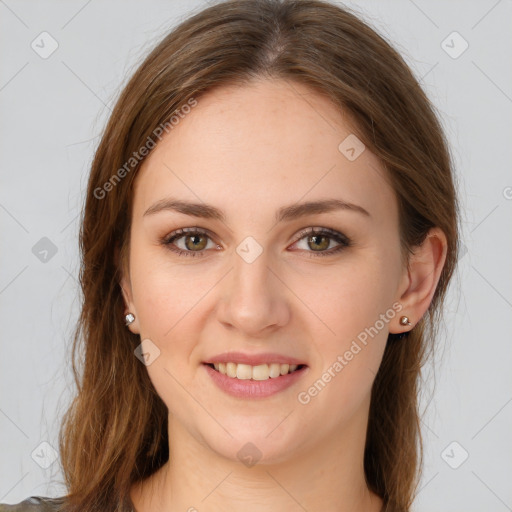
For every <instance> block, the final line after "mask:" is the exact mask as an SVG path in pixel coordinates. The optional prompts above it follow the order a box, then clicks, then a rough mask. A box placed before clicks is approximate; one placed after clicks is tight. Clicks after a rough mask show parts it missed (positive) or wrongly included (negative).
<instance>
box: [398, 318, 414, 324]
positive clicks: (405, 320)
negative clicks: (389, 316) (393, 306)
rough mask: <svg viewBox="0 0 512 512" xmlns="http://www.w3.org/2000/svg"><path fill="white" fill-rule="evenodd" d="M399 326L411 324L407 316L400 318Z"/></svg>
mask: <svg viewBox="0 0 512 512" xmlns="http://www.w3.org/2000/svg"><path fill="white" fill-rule="evenodd" d="M400 325H411V322H409V317H407V316H402V317H400Z"/></svg>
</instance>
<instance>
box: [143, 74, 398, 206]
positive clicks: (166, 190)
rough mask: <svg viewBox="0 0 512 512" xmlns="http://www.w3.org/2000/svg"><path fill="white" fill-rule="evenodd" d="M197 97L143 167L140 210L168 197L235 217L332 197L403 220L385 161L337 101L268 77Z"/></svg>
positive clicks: (300, 85) (294, 84)
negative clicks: (202, 204) (361, 138)
mask: <svg viewBox="0 0 512 512" xmlns="http://www.w3.org/2000/svg"><path fill="white" fill-rule="evenodd" d="M197 101H198V103H197V106H195V107H194V108H193V109H191V111H190V113H188V114H187V115H185V116H184V117H183V118H182V119H181V120H180V122H179V123H178V124H177V125H175V126H174V127H173V129H172V130H171V131H170V132H169V133H168V134H167V135H166V136H165V137H164V138H163V139H162V141H161V142H159V143H158V144H157V146H156V148H155V149H153V150H152V152H151V153H150V154H149V156H148V157H147V158H146V159H145V161H144V162H143V165H142V167H141V169H140V170H139V175H138V176H137V179H136V185H135V201H134V208H135V212H134V213H135V214H139V215H142V213H143V211H145V210H146V209H147V208H148V207H149V206H150V205H151V204H152V203H154V202H155V201H157V200H159V199H162V198H164V197H165V196H166V195H169V196H173V197H180V198H183V199H188V200H194V201H195V202H201V201H203V202H206V203H210V204H215V205H217V206H219V207H221V208H223V209H225V210H226V211H227V212H228V215H229V210H230V207H231V209H232V211H233V212H235V213H236V214H237V215H241V214H243V212H244V211H246V212H247V213H248V214H249V213H251V211H252V213H254V212H255V211H257V210H258V211H259V210H261V209H262V208H263V207H264V206H266V205H268V207H269V208H278V207H280V206H282V205H283V204H289V203H291V202H295V201H299V200H300V199H301V198H304V200H306V199H307V200H315V199H319V198H325V197H337V198H340V199H344V200H346V201H350V202H355V203H358V204H360V205H361V206H362V207H363V208H365V209H367V210H373V212H374V213H375V214H376V215H379V214H383V213H385V212H384V210H383V209H384V208H387V212H386V214H387V215H389V214H393V204H392V203H394V201H395V200H394V194H393V191H392V189H391V187H390V186H389V184H388V179H387V175H386V173H385V171H384V170H383V168H382V166H381V164H380V162H379V161H378V159H377V158H376V156H375V155H374V154H372V153H371V152H370V151H369V150H368V149H367V148H366V149H364V146H361V145H359V144H360V143H359V142H358V139H357V138H355V137H356V136H355V134H354V129H353V123H352V120H351V117H350V116H349V115H348V114H347V113H345V112H343V111H341V112H340V110H339V109H338V108H337V107H336V106H335V105H334V104H333V103H332V102H331V101H330V100H329V99H328V98H327V97H325V96H323V95H320V94H318V93H317V92H316V91H313V90H312V89H310V88H308V87H306V86H304V85H302V84H298V83H295V82H290V81H284V80H276V81H269V80H260V81H255V82H253V83H252V84H250V85H247V86H229V87H222V88H218V89H214V90H213V91H210V92H208V93H206V94H205V95H203V96H201V97H200V98H199V99H198V100H197ZM352 148H354V150H355V156H356V158H355V159H354V158H353V156H354V151H352V152H350V150H351V149H352ZM347 149H349V152H348V153H347V152H346V150H347ZM361 149H363V151H362V152H361V153H360V154H359V152H360V151H361ZM386 202H387V205H386V204H385V203H386ZM379 203H381V204H379ZM255 208H257V210H255ZM379 210H381V211H379Z"/></svg>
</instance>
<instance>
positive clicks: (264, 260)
mask: <svg viewBox="0 0 512 512" xmlns="http://www.w3.org/2000/svg"><path fill="white" fill-rule="evenodd" d="M270 263H271V262H270V261H269V258H268V257H267V255H266V253H265V251H263V253H262V254H261V255H260V256H259V257H258V258H256V260H254V261H252V262H250V263H249V262H247V261H245V260H244V259H243V258H242V257H240V256H239V255H238V254H237V253H234V255H233V268H232V270H231V272H230V273H229V275H228V276H226V279H224V280H223V288H222V292H221V297H220V299H219V305H218V307H217V315H218V320H219V322H221V323H222V324H224V325H225V326H226V327H227V328H228V329H236V330H238V331H239V332H240V333H241V334H244V335H246V336H247V337H255V338H257V337H264V336H268V334H269V333H270V332H271V331H272V330H275V329H277V328H279V327H282V326H284V325H286V323H287V322H288V321H289V318H290V308H289V296H290V291H289V290H288V288H287V287H286V285H285V283H284V282H283V281H284V280H283V278H282V277H281V276H279V272H278V271H276V270H274V269H273V268H271V267H270V266H269V265H270Z"/></svg>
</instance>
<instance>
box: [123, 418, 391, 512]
mask: <svg viewBox="0 0 512 512" xmlns="http://www.w3.org/2000/svg"><path fill="white" fill-rule="evenodd" d="M361 427H363V428H362V430H361ZM365 429H366V424H364V425H353V427H352V428H349V429H348V431H344V432H343V435H338V436H337V437H336V434H334V435H333V436H329V437H324V438H323V439H324V441H323V443H320V444H315V445H312V446H311V447H310V448H309V449H304V450H297V453H296V455H295V456H293V457H286V458H285V459H284V460H283V461H281V462H272V463H270V462H264V459H263V458H262V460H261V461H260V462H258V463H256V464H255V465H252V466H250V467H247V466H245V465H244V464H242V463H241V462H240V461H238V460H236V461H234V460H231V459H228V458H225V457H223V456H221V455H219V454H218V453H217V452H215V451H213V450H212V449H211V448H210V447H209V446H207V445H206V444H205V443H202V442H198V440H197V439H195V438H194V437H192V436H191V435H190V433H189V432H188V431H187V430H186V429H185V428H184V427H183V425H182V424H181V423H179V422H178V421H172V419H171V417H169V439H171V440H173V441H172V442H171V443H170V452H169V454H170V456H169V461H168V462H167V463H166V464H165V465H164V466H162V468H160V469H159V470H158V471H157V472H156V473H155V474H154V475H152V476H151V477H150V479H148V481H144V482H142V483H140V485H139V484H137V485H136V486H134V488H133V492H132V493H131V498H132V501H133V503H134V505H135V509H136V511H137V512H148V511H150V510H151V512H160V511H162V512H163V511H165V512H174V511H190V512H197V511H200V510H208V511H209V512H224V511H226V510H238V509H242V510H244V512H256V511H257V512H260V511H261V510H280V511H282V512H292V511H293V512H296V511H297V510H307V511H308V512H315V511H325V510H332V511H336V512H380V511H381V509H382V500H381V499H380V498H379V497H378V496H376V495H375V494H374V493H372V492H370V491H369V489H368V487H367V485H366V480H365V475H364V468H363V455H364V440H365V436H361V432H365Z"/></svg>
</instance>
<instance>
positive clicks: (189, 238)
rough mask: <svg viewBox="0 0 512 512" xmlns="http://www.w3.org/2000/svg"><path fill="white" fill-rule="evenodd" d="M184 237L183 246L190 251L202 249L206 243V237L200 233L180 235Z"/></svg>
mask: <svg viewBox="0 0 512 512" xmlns="http://www.w3.org/2000/svg"><path fill="white" fill-rule="evenodd" d="M182 238H184V239H185V247H186V248H187V249H190V250H191V251H194V250H196V249H197V250H199V251H200V250H201V249H204V248H205V247H206V245H207V237H206V236H204V235H201V234H197V235H186V236H184V237H182Z"/></svg>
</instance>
